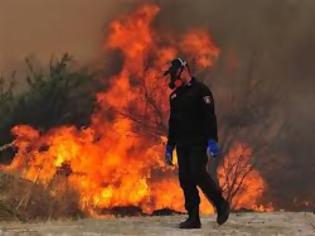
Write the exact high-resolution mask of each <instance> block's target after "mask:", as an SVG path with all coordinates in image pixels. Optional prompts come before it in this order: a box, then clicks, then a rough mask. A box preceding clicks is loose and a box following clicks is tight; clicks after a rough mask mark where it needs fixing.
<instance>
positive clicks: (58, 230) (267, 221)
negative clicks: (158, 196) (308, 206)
mask: <svg viewBox="0 0 315 236" xmlns="http://www.w3.org/2000/svg"><path fill="white" fill-rule="evenodd" d="M183 219H185V215H175V216H154V217H123V218H106V219H83V220H78V221H69V220H65V221H50V222H46V223H32V224H23V223H17V222H0V235H1V236H2V235H19V236H22V235H35V236H36V235H47V236H52V235H64V236H66V235H71V236H72V235H73V236H74V235H75V236H77V235H86V236H90V235H91V236H94V235H95V236H96V235H160V236H167V235H233V236H237V235H255V236H259V235H268V236H269V235H315V214H313V213H302V212H300V213H290V212H277V213H233V214H232V215H231V217H230V219H229V221H228V222H227V223H226V224H225V225H223V226H218V225H217V224H216V223H215V216H208V217H202V229H197V230H180V229H177V228H176V226H177V223H178V222H179V221H181V220H183Z"/></svg>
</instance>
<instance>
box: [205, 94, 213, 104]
mask: <svg viewBox="0 0 315 236" xmlns="http://www.w3.org/2000/svg"><path fill="white" fill-rule="evenodd" d="M203 101H204V102H205V103H206V104H210V103H211V102H212V99H211V97H210V96H204V97H203Z"/></svg>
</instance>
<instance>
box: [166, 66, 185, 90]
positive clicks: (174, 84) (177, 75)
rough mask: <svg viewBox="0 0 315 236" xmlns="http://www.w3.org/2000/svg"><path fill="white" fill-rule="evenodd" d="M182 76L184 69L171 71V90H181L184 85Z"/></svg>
mask: <svg viewBox="0 0 315 236" xmlns="http://www.w3.org/2000/svg"><path fill="white" fill-rule="evenodd" d="M181 74H182V69H181V68H178V69H177V70H176V69H173V70H170V73H169V78H170V82H169V87H170V88H171V89H175V88H179V87H181V86H182V85H183V81H182V78H181Z"/></svg>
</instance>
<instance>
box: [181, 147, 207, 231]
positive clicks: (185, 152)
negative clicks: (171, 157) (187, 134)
mask: <svg viewBox="0 0 315 236" xmlns="http://www.w3.org/2000/svg"><path fill="white" fill-rule="evenodd" d="M176 150H177V157H178V167H179V171H178V172H179V181H180V186H181V188H182V189H183V192H184V197H185V208H186V210H187V211H188V215H189V217H188V219H187V220H186V221H184V222H182V223H181V224H180V225H179V227H180V228H200V227H201V224H200V219H199V203H200V198H199V193H198V189H197V186H196V184H195V183H194V182H193V178H192V176H190V174H191V172H190V167H189V163H190V161H189V158H190V156H189V153H190V150H189V148H188V147H177V149H176Z"/></svg>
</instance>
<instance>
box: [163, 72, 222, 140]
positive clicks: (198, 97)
mask: <svg viewBox="0 0 315 236" xmlns="http://www.w3.org/2000/svg"><path fill="white" fill-rule="evenodd" d="M209 139H213V140H215V141H218V134H217V120H216V116H215V109H214V100H213V96H212V93H211V91H210V89H209V88H208V87H207V86H206V85H204V84H203V83H201V82H200V81H198V80H196V79H195V78H192V80H191V81H190V82H189V83H188V84H186V85H185V86H182V87H180V88H178V89H176V90H175V91H173V92H172V93H171V94H170V118H169V133H168V145H172V146H175V145H176V146H186V145H205V144H206V143H207V140H209Z"/></svg>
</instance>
